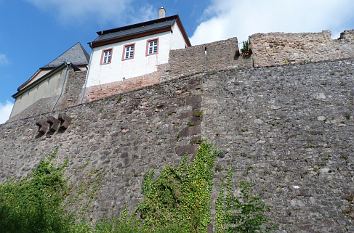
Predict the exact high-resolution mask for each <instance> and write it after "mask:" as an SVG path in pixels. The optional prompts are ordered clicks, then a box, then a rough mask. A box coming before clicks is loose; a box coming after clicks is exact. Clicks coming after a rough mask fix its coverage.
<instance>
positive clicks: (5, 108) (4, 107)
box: [0, 101, 14, 124]
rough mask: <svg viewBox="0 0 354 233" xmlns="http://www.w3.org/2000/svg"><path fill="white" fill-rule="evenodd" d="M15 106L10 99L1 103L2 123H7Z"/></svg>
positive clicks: (0, 118) (0, 120) (0, 116)
mask: <svg viewBox="0 0 354 233" xmlns="http://www.w3.org/2000/svg"><path fill="white" fill-rule="evenodd" d="M13 106H14V105H13V103H11V102H10V101H6V102H5V103H0V124H2V123H5V122H6V121H7V120H8V119H9V117H10V114H11V110H12V107H13Z"/></svg>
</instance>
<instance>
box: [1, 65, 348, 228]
mask: <svg viewBox="0 0 354 233" xmlns="http://www.w3.org/2000/svg"><path fill="white" fill-rule="evenodd" d="M353 73H354V60H353V59H346V60H338V61H331V62H318V63H311V64H298V65H287V66H279V67H260V68H250V69H229V70H225V71H218V72H215V71H212V72H207V73H203V72H202V73H200V74H198V75H192V76H186V77H182V78H179V79H175V80H171V81H166V82H163V83H160V84H157V85H154V86H151V87H147V88H143V89H140V90H137V91H133V92H129V93H125V94H120V95H116V96H111V97H109V98H105V99H102V100H98V101H94V102H91V103H86V104H83V105H78V106H75V107H70V108H67V109H66V110H65V113H66V114H67V115H68V116H70V117H71V118H72V123H71V125H70V126H69V128H68V129H67V130H66V131H65V132H56V133H54V134H50V135H43V136H42V137H36V135H37V127H36V125H35V122H36V121H37V120H39V119H43V118H44V119H45V117H46V116H48V115H52V116H57V114H58V112H56V113H50V114H47V115H43V116H36V117H32V118H28V119H25V120H18V121H14V122H10V123H7V124H4V125H0V135H1V136H0V166H1V169H0V181H4V180H6V179H9V178H12V177H15V178H21V177H23V176H24V175H26V174H28V173H29V172H30V170H31V169H33V167H35V166H36V165H37V164H38V163H39V161H40V159H42V158H43V157H44V156H45V155H46V154H48V153H50V152H51V151H52V150H53V149H54V148H57V147H58V148H59V151H58V157H57V160H56V161H57V162H59V163H60V162H63V161H64V160H65V159H68V161H69V163H68V168H67V170H66V176H67V177H68V179H69V180H70V184H71V186H70V188H71V190H72V192H71V195H72V196H71V197H68V199H67V205H68V206H69V208H71V209H72V210H76V211H78V212H80V213H85V214H86V216H87V217H88V219H93V220H95V219H98V218H100V217H102V216H112V215H117V214H118V213H119V212H120V210H122V209H123V208H124V207H125V206H126V205H128V206H129V207H130V208H132V207H133V206H135V205H136V203H137V202H138V200H139V199H140V198H141V197H142V196H141V183H142V180H143V176H144V174H146V172H147V171H148V170H149V169H157V170H160V169H161V168H162V167H163V166H164V165H167V164H176V163H177V162H178V161H179V160H180V158H181V157H180V155H182V154H184V153H188V154H190V153H192V152H193V151H194V150H195V149H196V143H198V141H199V140H200V138H205V139H207V140H209V141H210V142H212V143H213V144H215V145H216V146H217V147H218V148H219V149H220V150H221V151H222V153H221V154H220V156H219V157H218V160H217V164H216V171H217V172H216V175H215V181H216V186H215V187H214V191H215V193H216V191H218V189H219V183H218V181H219V180H220V178H221V177H222V176H223V175H225V173H226V171H227V169H228V168H229V166H232V169H233V171H234V172H235V181H236V182H239V181H240V180H248V181H251V182H252V183H253V184H254V185H255V186H254V189H255V191H256V192H257V193H258V194H260V196H261V197H262V199H264V200H265V201H266V203H267V204H268V205H269V206H270V211H269V215H270V217H271V219H273V220H274V222H275V223H276V224H278V225H279V229H280V231H279V232H300V233H305V232H353V231H354V228H353V221H354V219H353V216H354V212H353V209H354V206H353V205H354V204H353V195H354V189H353V188H354V186H353V185H352V184H353V177H354V171H353V163H354V161H353V159H354V157H353V156H352V155H353V153H354V144H353V141H354V117H353V114H354V106H353V101H354V93H353V90H354V76H353ZM195 112H198V116H199V117H197V116H196V115H195V114H194V113H195ZM200 113H202V114H200ZM83 187H85V192H82V190H83ZM78 193H81V195H79V196H76V197H77V198H76V199H75V195H76V194H78ZM215 193H214V195H213V198H215ZM214 201H215V199H214Z"/></svg>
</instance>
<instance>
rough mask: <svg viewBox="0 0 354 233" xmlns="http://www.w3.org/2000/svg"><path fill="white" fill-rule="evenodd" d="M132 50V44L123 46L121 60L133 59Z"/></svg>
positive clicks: (133, 48)
mask: <svg viewBox="0 0 354 233" xmlns="http://www.w3.org/2000/svg"><path fill="white" fill-rule="evenodd" d="M134 50H135V45H134V44H130V45H126V46H124V51H123V60H128V59H133V58H134Z"/></svg>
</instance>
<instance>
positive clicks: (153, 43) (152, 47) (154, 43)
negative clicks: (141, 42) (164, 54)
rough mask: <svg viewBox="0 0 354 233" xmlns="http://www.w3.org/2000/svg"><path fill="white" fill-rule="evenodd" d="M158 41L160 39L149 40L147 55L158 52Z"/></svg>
mask: <svg viewBox="0 0 354 233" xmlns="http://www.w3.org/2000/svg"><path fill="white" fill-rule="evenodd" d="M158 42H159V40H158V39H153V40H148V42H147V46H146V55H147V56H148V55H152V54H157V53H158V47H159V44H158Z"/></svg>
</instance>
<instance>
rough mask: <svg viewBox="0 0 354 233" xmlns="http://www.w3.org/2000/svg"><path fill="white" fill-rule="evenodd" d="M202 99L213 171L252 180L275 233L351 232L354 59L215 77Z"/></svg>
mask: <svg viewBox="0 0 354 233" xmlns="http://www.w3.org/2000/svg"><path fill="white" fill-rule="evenodd" d="M203 93H204V94H203V101H202V111H203V113H204V114H203V116H204V118H203V122H202V136H203V137H205V138H208V139H209V140H211V141H212V142H213V143H214V144H216V145H217V147H218V148H220V149H221V150H222V151H223V152H224V153H223V155H222V156H221V158H219V161H218V164H217V171H219V170H222V169H223V168H225V167H228V166H232V168H233V170H234V171H235V177H234V179H235V181H237V182H238V181H240V180H244V179H246V180H249V181H251V182H252V183H253V184H254V185H255V186H254V188H255V190H257V193H260V194H261V196H262V198H263V199H264V200H265V201H266V202H267V203H268V204H269V205H270V206H271V210H270V213H271V215H272V218H273V219H274V220H275V222H276V223H277V224H279V226H280V229H281V230H282V231H280V232H297V233H298V232H304V233H305V232H353V231H354V227H353V226H354V224H353V223H354V200H353V196H354V185H353V184H354V180H353V177H354V169H353V164H354V156H353V151H354V144H353V141H354V60H342V61H334V62H320V63H316V64H305V65H289V66H281V67H272V68H257V69H246V70H238V71H236V70H233V71H232V70H230V71H224V72H217V73H214V74H210V75H208V76H207V78H206V79H205V82H204V85H203ZM223 174H224V172H219V173H218V174H217V175H216V178H215V179H216V180H218V178H220V176H222V175H223Z"/></svg>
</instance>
